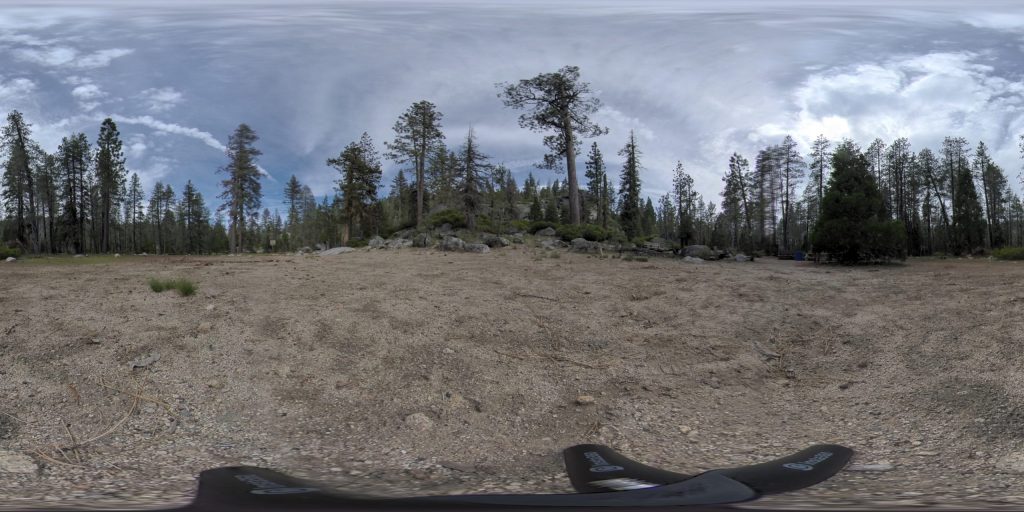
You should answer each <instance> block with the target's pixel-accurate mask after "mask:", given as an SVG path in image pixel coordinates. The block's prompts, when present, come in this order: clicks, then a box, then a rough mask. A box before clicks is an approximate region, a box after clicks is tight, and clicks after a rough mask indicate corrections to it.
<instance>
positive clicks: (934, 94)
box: [750, 52, 1024, 171]
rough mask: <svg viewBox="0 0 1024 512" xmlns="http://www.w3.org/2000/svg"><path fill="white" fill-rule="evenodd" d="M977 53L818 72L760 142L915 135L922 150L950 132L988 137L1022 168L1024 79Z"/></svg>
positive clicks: (998, 153)
mask: <svg viewBox="0 0 1024 512" xmlns="http://www.w3.org/2000/svg"><path fill="white" fill-rule="evenodd" d="M981 60H982V55H981V54H979V53H972V52H944V53H928V54H922V55H903V56H895V57H891V58H888V59H885V60H883V61H881V62H877V63H865V64H860V65H856V66H852V67H849V68H843V69H831V70H826V71H822V72H819V73H814V74H812V75H810V76H809V77H808V78H807V79H806V80H805V81H804V82H803V83H802V84H801V85H800V86H799V87H797V88H796V89H795V91H794V92H793V94H792V101H793V104H794V105H795V107H796V108H795V111H794V112H792V113H791V114H790V115H789V116H788V117H787V118H786V119H785V120H784V121H782V122H780V123H770V124H762V125H761V126H759V127H758V128H757V129H755V130H753V131H752V132H751V133H750V139H751V140H755V141H758V142H767V141H773V142H774V141H777V140H778V139H779V138H781V137H782V136H783V135H785V134H791V135H793V137H794V138H795V139H796V140H797V142H799V143H800V144H801V145H802V146H803V147H804V148H805V149H807V148H808V147H809V144H810V142H811V141H812V140H813V139H814V138H815V137H816V136H817V135H818V134H825V136H827V137H829V138H830V139H832V140H836V139H840V138H843V137H849V138H852V139H854V140H856V141H858V142H860V143H861V144H866V143H868V142H870V141H871V140H873V139H874V138H876V137H879V138H881V139H882V140H884V141H887V142H891V141H892V140H893V139H895V138H897V137H908V138H909V139H910V140H911V143H913V144H914V147H915V150H920V149H922V148H924V147H930V148H933V149H935V148H937V147H938V146H939V145H940V144H941V141H942V139H943V138H944V137H946V136H966V137H968V138H969V139H971V140H972V141H973V143H976V142H977V141H979V140H983V141H985V143H986V144H988V145H989V147H990V148H992V153H993V157H994V158H995V159H996V161H997V162H998V163H1000V164H1001V165H1003V166H1004V168H1006V169H1007V170H1008V171H1009V170H1012V169H1016V168H1017V167H1018V163H1019V160H1018V155H1017V148H1016V137H1017V135H1018V133H1019V129H1020V128H1021V127H1022V126H1024V85H1022V84H1021V83H1019V82H1017V81H1011V80H1007V79H1005V78H1002V77H999V76H995V75H994V74H993V73H994V69H993V67H992V66H989V65H987V64H984V63H982V62H980V61H981Z"/></svg>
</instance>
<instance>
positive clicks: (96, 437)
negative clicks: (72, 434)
mask: <svg viewBox="0 0 1024 512" xmlns="http://www.w3.org/2000/svg"><path fill="white" fill-rule="evenodd" d="M140 391H141V390H140ZM138 405H139V396H138V395H135V400H134V401H133V402H132V408H131V409H129V410H128V414H125V415H124V418H121V421H118V422H117V423H115V424H114V425H113V426H111V427H110V428H108V429H107V430H104V431H103V432H102V433H100V434H99V435H96V436H93V437H91V438H89V439H86V440H85V441H83V442H82V444H80V445H79V446H85V445H87V444H89V443H92V442H93V441H96V440H98V439H100V438H103V437H106V436H107V435H109V434H110V433H111V432H113V431H115V430H117V428H118V427H120V426H121V425H124V422H126V421H128V418H130V417H131V416H132V414H134V413H135V407H137V406H138Z"/></svg>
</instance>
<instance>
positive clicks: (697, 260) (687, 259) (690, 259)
mask: <svg viewBox="0 0 1024 512" xmlns="http://www.w3.org/2000/svg"><path fill="white" fill-rule="evenodd" d="M683 261H685V262H687V263H704V260H702V259H700V258H694V257H693V256H686V257H685V258H683Z"/></svg>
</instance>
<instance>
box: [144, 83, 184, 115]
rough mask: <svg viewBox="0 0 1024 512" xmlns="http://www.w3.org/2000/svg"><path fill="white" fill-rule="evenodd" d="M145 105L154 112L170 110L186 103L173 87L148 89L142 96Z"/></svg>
mask: <svg viewBox="0 0 1024 512" xmlns="http://www.w3.org/2000/svg"><path fill="white" fill-rule="evenodd" d="M140 97H142V100H143V102H144V103H146V106H147V107H148V108H149V110H150V111H152V112H163V111H165V110H170V109H172V108H174V107H175V106H176V105H178V104H179V103H181V102H182V101H184V99H185V98H184V96H183V95H182V94H181V93H180V92H178V91H176V90H175V89H174V88H173V87H160V88H153V89H146V90H145V91H142V93H141V94H140Z"/></svg>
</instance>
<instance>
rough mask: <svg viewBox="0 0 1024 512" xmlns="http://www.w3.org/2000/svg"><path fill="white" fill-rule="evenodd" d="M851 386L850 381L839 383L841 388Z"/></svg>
mask: <svg viewBox="0 0 1024 512" xmlns="http://www.w3.org/2000/svg"><path fill="white" fill-rule="evenodd" d="M849 387H850V383H849V382H844V383H842V384H840V385H839V389H849Z"/></svg>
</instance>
